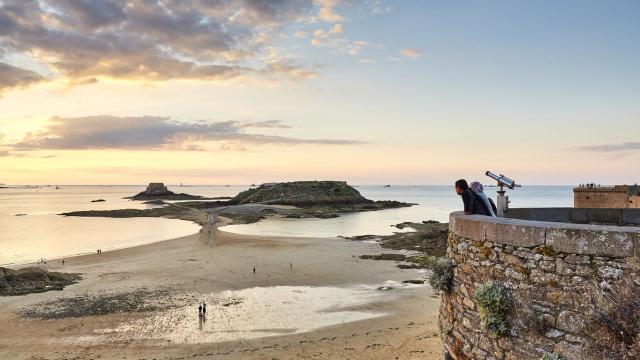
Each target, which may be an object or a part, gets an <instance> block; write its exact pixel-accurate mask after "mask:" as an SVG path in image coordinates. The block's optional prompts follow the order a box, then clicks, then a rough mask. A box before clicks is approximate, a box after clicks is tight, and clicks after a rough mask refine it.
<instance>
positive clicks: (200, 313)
mask: <svg viewBox="0 0 640 360" xmlns="http://www.w3.org/2000/svg"><path fill="white" fill-rule="evenodd" d="M198 316H199V317H202V304H200V306H198Z"/></svg>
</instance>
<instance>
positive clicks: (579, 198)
mask: <svg viewBox="0 0 640 360" xmlns="http://www.w3.org/2000/svg"><path fill="white" fill-rule="evenodd" d="M573 207H575V208H614V209H627V208H640V185H637V184H636V185H615V186H600V185H595V184H587V185H580V186H578V187H576V188H574V189H573Z"/></svg>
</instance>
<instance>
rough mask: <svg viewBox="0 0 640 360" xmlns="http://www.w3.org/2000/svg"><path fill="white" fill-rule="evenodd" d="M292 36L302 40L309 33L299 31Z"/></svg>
mask: <svg viewBox="0 0 640 360" xmlns="http://www.w3.org/2000/svg"><path fill="white" fill-rule="evenodd" d="M293 36H295V37H297V38H298V39H304V38H306V37H308V36H309V32H308V31H305V30H300V31H296V32H295V33H294V34H293Z"/></svg>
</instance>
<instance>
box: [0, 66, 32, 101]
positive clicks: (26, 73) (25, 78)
mask: <svg viewBox="0 0 640 360" xmlns="http://www.w3.org/2000/svg"><path fill="white" fill-rule="evenodd" d="M41 80H42V77H41V76H40V75H38V74H37V73H35V72H33V71H30V70H24V69H20V68H17V67H15V66H11V65H9V64H6V63H3V62H0V94H2V92H3V91H5V90H7V89H11V88H19V87H26V86H29V85H30V84H33V83H36V82H39V81H41Z"/></svg>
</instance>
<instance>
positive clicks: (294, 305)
mask: <svg viewBox="0 0 640 360" xmlns="http://www.w3.org/2000/svg"><path fill="white" fill-rule="evenodd" d="M399 287H404V286H402V285H399ZM404 288H408V287H404ZM390 296H395V295H393V294H390V293H389V292H387V291H379V290H374V289H372V288H371V287H364V286H361V287H358V288H337V287H306V286H296V287H294V286H277V287H260V288H250V289H244V290H239V291H225V292H221V293H214V294H208V295H203V294H195V296H194V297H193V298H194V299H196V300H195V301H196V302H197V301H206V303H207V315H206V318H200V317H199V316H198V304H197V303H196V304H193V303H189V304H184V303H183V304H181V305H179V306H177V307H174V308H171V309H168V310H167V311H163V312H160V313H154V314H152V315H150V316H149V317H147V318H144V319H137V320H133V321H131V322H130V323H125V324H122V325H120V326H118V327H116V328H114V329H104V330H101V331H98V332H97V333H96V339H95V340H98V338H100V339H99V341H101V342H104V341H116V342H117V341H128V340H134V341H147V342H152V343H153V342H157V343H159V344H160V343H165V344H166V343H174V344H196V343H211V342H222V341H229V340H238V339H252V338H261V337H267V336H277V335H283V334H298V333H304V332H309V331H312V330H315V329H318V328H322V327H326V326H332V325H337V324H342V323H348V322H354V321H359V320H365V319H371V318H376V317H381V316H384V315H387V314H386V313H382V312H379V311H375V310H374V309H371V308H369V307H368V306H367V305H368V304H371V303H374V302H376V301H384V300H389V299H390ZM189 297H190V296H189Z"/></svg>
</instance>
